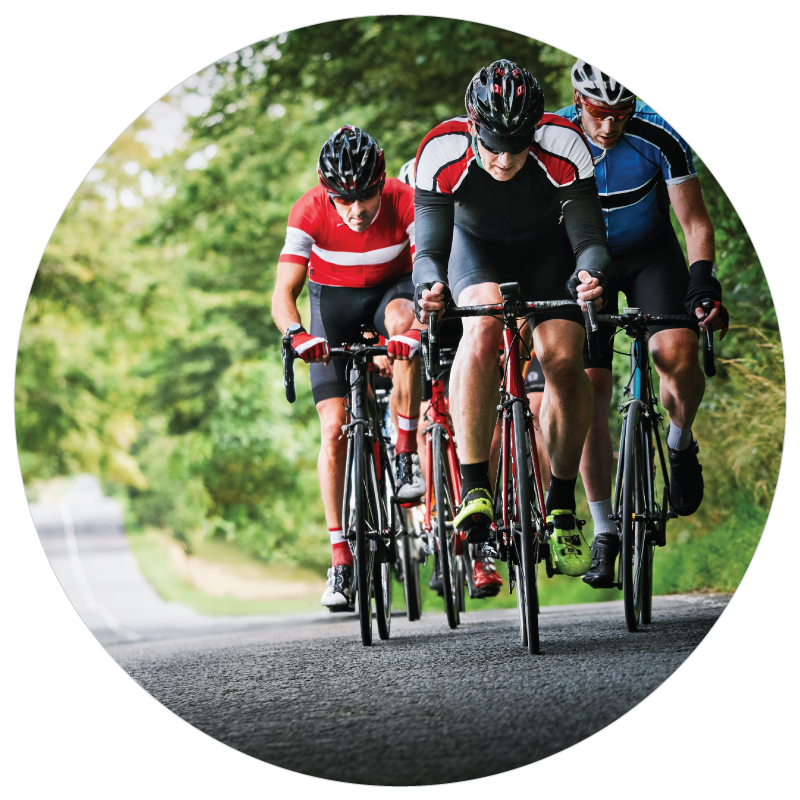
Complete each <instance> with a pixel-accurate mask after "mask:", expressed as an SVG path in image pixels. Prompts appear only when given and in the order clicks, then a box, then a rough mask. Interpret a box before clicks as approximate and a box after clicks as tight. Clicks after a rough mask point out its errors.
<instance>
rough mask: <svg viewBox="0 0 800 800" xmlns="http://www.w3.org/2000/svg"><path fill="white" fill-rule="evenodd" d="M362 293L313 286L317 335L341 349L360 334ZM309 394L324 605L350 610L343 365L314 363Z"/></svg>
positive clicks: (335, 361)
mask: <svg viewBox="0 0 800 800" xmlns="http://www.w3.org/2000/svg"><path fill="white" fill-rule="evenodd" d="M357 293H358V290H354V289H348V288H343V287H333V286H321V285H320V284H316V283H309V295H310V301H311V326H310V332H311V334H312V335H313V336H323V337H324V338H326V339H328V341H329V342H330V343H331V344H332V345H339V344H342V343H343V342H346V341H349V340H350V339H352V338H354V337H355V336H357V332H358V324H359V315H360V301H359V298H358V296H357ZM309 373H310V377H311V391H312V394H313V396H314V402H315V404H316V407H317V413H318V414H319V419H320V429H321V437H320V439H321V441H320V451H319V459H318V461H317V474H318V477H319V487H320V492H321V494H322V502H323V505H324V507H325V520H326V522H327V525H328V534H329V537H330V541H331V550H332V557H331V569H329V570H328V582H327V586H326V588H325V592H324V594H323V595H322V600H321V603H322V605H324V606H327V607H329V608H331V609H334V610H335V609H347V608H350V607H351V606H352V602H353V557H352V553H351V552H350V547H349V545H348V544H347V541H346V540H345V538H344V532H343V530H342V518H341V516H342V501H343V497H342V495H343V492H344V475H345V461H346V458H347V441H348V440H347V437H344V436H342V425H344V424H345V422H346V421H347V419H346V413H345V408H344V402H343V399H344V397H345V395H346V393H347V381H346V378H345V371H344V363H343V361H342V360H341V359H333V360H332V361H331V363H330V364H329V365H328V366H325V365H324V364H311V365H310V366H309Z"/></svg>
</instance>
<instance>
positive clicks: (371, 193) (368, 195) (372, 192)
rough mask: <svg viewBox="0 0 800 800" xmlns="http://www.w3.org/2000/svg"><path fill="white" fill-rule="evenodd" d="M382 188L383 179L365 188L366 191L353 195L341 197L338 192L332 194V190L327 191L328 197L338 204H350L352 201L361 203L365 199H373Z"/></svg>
mask: <svg viewBox="0 0 800 800" xmlns="http://www.w3.org/2000/svg"><path fill="white" fill-rule="evenodd" d="M381 189H383V181H381V182H380V183H376V184H375V185H374V186H371V187H370V188H369V189H367V191H366V192H364V193H363V194H358V195H356V196H355V197H343V196H342V195H340V194H334V193H333V192H328V197H330V199H331V200H333V202H334V203H336V204H337V205H340V206H351V205H353V203H362V202H364V201H365V200H374V199H375V198H376V197H377V196H378V195H379V194H380V192H381Z"/></svg>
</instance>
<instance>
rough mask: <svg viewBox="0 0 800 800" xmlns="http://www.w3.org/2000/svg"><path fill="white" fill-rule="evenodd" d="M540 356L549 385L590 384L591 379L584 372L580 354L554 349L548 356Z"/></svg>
mask: <svg viewBox="0 0 800 800" xmlns="http://www.w3.org/2000/svg"><path fill="white" fill-rule="evenodd" d="M538 355H539V363H540V364H541V365H542V372H543V373H544V377H545V380H546V381H547V383H551V384H553V385H554V386H562V385H578V384H581V383H586V384H588V383H589V379H588V377H587V376H586V373H585V372H584V370H583V364H582V362H581V357H580V353H578V354H575V353H570V352H568V351H564V350H559V349H552V350H550V351H549V352H547V353H546V354H545V353H540V354H538Z"/></svg>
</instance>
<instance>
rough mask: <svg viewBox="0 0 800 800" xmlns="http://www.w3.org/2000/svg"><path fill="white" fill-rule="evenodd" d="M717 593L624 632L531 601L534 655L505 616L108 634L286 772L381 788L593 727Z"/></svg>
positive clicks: (718, 609)
mask: <svg viewBox="0 0 800 800" xmlns="http://www.w3.org/2000/svg"><path fill="white" fill-rule="evenodd" d="M726 603H727V598H725V597H719V596H685V597H684V596H673V597H661V598H655V599H654V606H653V624H652V625H651V626H650V627H649V628H647V629H645V630H644V631H642V632H639V633H636V634H630V633H628V632H627V630H626V629H625V624H624V619H623V610H622V605H621V603H619V602H614V603H601V604H594V605H583V606H560V607H550V608H544V609H543V613H542V616H541V618H540V624H541V640H542V645H543V651H544V652H543V654H542V655H540V656H537V657H532V656H529V655H528V654H527V652H526V651H525V650H523V648H522V647H520V646H519V645H518V644H517V620H516V618H517V612H516V610H514V609H512V610H508V611H505V610H503V611H487V612H471V613H469V614H466V615H464V617H463V618H462V619H463V624H462V626H461V627H459V628H458V630H456V631H451V630H449V629H448V627H447V623H446V621H445V617H444V615H443V614H441V613H431V612H430V611H429V612H428V613H425V612H423V619H422V620H420V621H418V622H414V623H409V622H407V621H406V619H405V618H404V617H394V618H393V620H392V638H391V639H390V640H389V641H387V642H381V641H378V640H377V633H376V643H375V644H374V646H373V647H371V648H365V647H363V646H362V645H361V643H360V640H359V635H358V622H357V618H356V617H355V616H351V615H347V616H340V615H338V616H331V615H328V616H325V615H320V614H315V615H307V616H305V617H295V618H294V619H292V620H273V621H262V622H261V623H260V625H259V626H258V628H252V629H250V630H248V631H244V632H242V631H238V632H229V633H216V634H213V635H205V636H187V637H183V638H177V639H175V638H173V639H160V640H152V641H139V642H131V643H125V644H123V643H120V644H114V645H107V649H108V651H109V652H110V654H111V655H112V656H113V658H114V659H116V661H117V662H118V663H119V664H120V665H121V666H122V667H123V669H125V670H126V671H127V672H128V673H129V674H130V675H131V676H132V677H133V678H134V679H135V680H136V681H138V682H139V683H140V684H141V685H142V686H143V687H144V688H145V689H146V690H147V691H148V692H150V693H151V694H152V695H153V696H154V697H155V698H157V699H158V700H159V701H160V702H161V703H163V704H164V705H165V706H166V707H167V708H169V709H171V710H172V711H173V712H175V713H176V714H177V715H178V716H180V717H182V718H183V719H185V720H186V721H187V722H189V723H191V724H192V725H194V726H196V727H197V728H199V729H200V730H202V731H204V732H205V733H207V734H208V735H210V736H212V737H214V738H215V739H218V740H219V741H221V742H224V743H225V744H228V745H230V746H231V747H233V748H236V749H237V750H240V751H242V752H243V753H247V754H249V755H251V756H253V757H255V758H258V759H262V760H264V761H268V762H270V763H272V764H275V765H277V766H280V767H284V768H286V769H290V770H295V771H297V772H301V773H305V774H308V775H314V776H317V777H322V778H330V779H333V780H339V781H351V782H357V783H368V784H384V785H417V784H431V783H444V782H451V781H459V780H467V779H471V778H478V777H483V776H486V775H492V774H496V773H498V772H502V771H505V770H509V769H514V768H516V767H519V766H522V765H524V764H528V763H531V762H534V761H538V760H539V759H542V758H545V757H547V756H548V755H551V754H553V753H555V752H558V751H560V750H562V749H564V748H567V747H569V746H570V745H572V744H575V743H576V742H579V741H581V740H582V739H585V738H586V737H588V736H591V735H592V734H593V733H595V732H596V731H598V730H600V729H601V728H603V727H605V726H606V725H608V724H609V723H611V722H613V721H614V720H615V719H617V718H618V717H620V716H621V715H623V714H624V713H625V712H626V711H628V710H629V709H630V708H632V707H633V706H635V705H636V704H637V703H639V702H640V701H641V700H642V699H643V698H645V697H646V696H647V695H648V694H649V693H650V692H652V691H653V690H654V689H656V688H657V687H658V686H659V684H661V683H662V682H663V681H664V680H665V679H666V678H668V677H669V676H670V675H671V674H672V673H673V672H674V671H675V670H676V669H677V668H678V667H679V666H680V665H681V663H682V662H683V661H684V659H686V658H687V656H688V655H689V654H690V653H691V652H692V650H693V649H694V648H695V647H696V646H697V645H698V643H699V642H700V641H701V639H702V638H703V637H704V636H705V634H706V633H707V632H708V630H709V629H710V628H711V626H712V625H713V624H714V622H715V621H716V619H717V618H718V617H719V615H720V614H721V613H722V611H723V610H724V608H725V605H726Z"/></svg>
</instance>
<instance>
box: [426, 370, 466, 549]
mask: <svg viewBox="0 0 800 800" xmlns="http://www.w3.org/2000/svg"><path fill="white" fill-rule="evenodd" d="M426 417H427V419H428V423H429V424H428V427H427V428H426V429H425V433H426V436H425V474H426V477H427V489H426V490H425V517H424V523H423V524H424V527H425V530H426V531H427V532H428V533H429V534H430V533H431V532H432V529H431V508H433V478H432V476H433V447H432V446H431V431H432V430H433V428H434V427H435V426H436V425H441V426H442V428H444V432H445V438H446V441H447V476H446V478H447V481H448V484H449V488H450V496H451V497H453V498H456V499H455V502H458V501H459V500H460V499H461V467H460V465H459V461H458V454H457V453H456V444H455V438H454V436H453V430H452V428H451V426H450V403H449V402H448V400H447V397H445V391H444V381H442V380H438V379H435V380H433V381H432V382H431V400H430V404H429V406H428V410H427V412H426ZM455 545H456V555H461V537H457V539H456V542H455Z"/></svg>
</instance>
